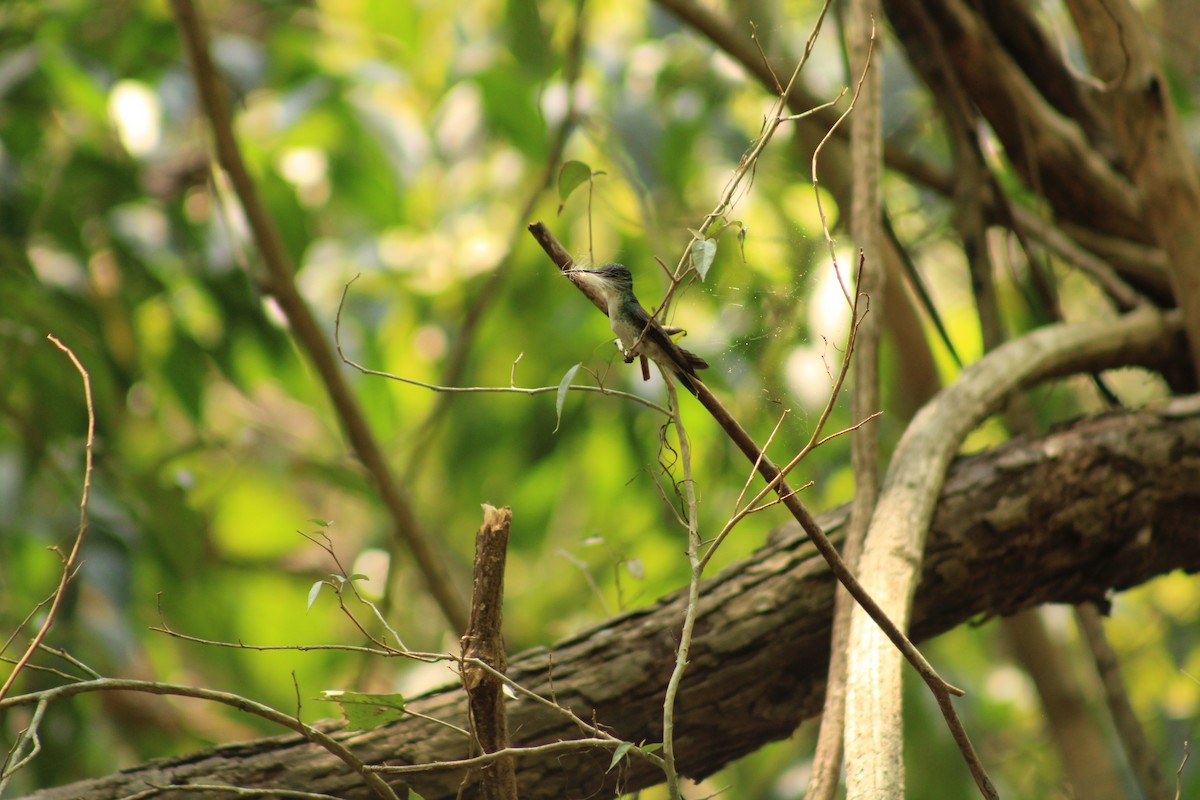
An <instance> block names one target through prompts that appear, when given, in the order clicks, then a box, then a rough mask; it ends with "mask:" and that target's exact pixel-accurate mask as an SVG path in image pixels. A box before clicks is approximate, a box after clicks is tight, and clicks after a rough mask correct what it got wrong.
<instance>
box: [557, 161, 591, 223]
mask: <svg viewBox="0 0 1200 800" xmlns="http://www.w3.org/2000/svg"><path fill="white" fill-rule="evenodd" d="M591 179H592V168H591V167H589V166H588V165H587V164H585V163H583V162H582V161H566V162H564V163H563V165H562V166H561V167H560V168H559V170H558V199H559V200H561V201H562V204H560V205H559V207H558V210H559V212H561V211H562V205H563V204H566V202H567V198H568V197H570V196H571V192H574V191H575V190H576V189H578V188H579V187H580V186H582V185H583V184H584V183H586V182H587V181H590V180H591Z"/></svg>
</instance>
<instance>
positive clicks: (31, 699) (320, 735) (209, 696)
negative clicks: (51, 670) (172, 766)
mask: <svg viewBox="0 0 1200 800" xmlns="http://www.w3.org/2000/svg"><path fill="white" fill-rule="evenodd" d="M90 692H142V693H144V694H157V695H170V696H174V697H192V698H195V699H198V700H207V701H209V702H213V703H221V704H222V705H227V706H229V707H231V708H235V709H237V710H238V711H244V712H246V713H247V714H253V715H254V716H257V717H262V718H263V719H265V720H268V721H269V722H273V723H275V724H276V725H279V726H281V727H284V728H287V729H289V730H292V731H295V732H296V733H298V734H300V735H301V736H303V737H304V738H305V739H307V740H309V741H310V742H312V743H313V744H316V745H318V746H320V747H322V748H324V749H325V750H326V751H328V752H329V753H330V754H332V755H334V756H336V757H337V758H338V760H340V761H341V762H342V763H344V764H345V765H346V766H348V767H350V768H351V769H352V770H354V771H355V772H357V773H358V774H359V775H361V776H362V778H363V780H364V781H365V782H366V784H367V786H369V787H370V788H371V790H372V791H374V792H375V793H376V794H377V795H379V796H380V797H382V798H386V800H399V798H397V797H396V793H395V792H394V791H393V790H392V787H391V786H389V785H388V784H387V782H386V781H384V780H383V779H382V778H380V777H379V776H378V775H377V774H375V773H374V772H372V771H371V770H369V769H368V768H367V765H366V764H364V763H363V762H362V761H361V760H359V758H358V757H357V756H355V755H354V753H352V752H350V750H349V749H347V748H346V746H345V745H343V744H342V743H341V742H339V741H338V740H336V739H334V738H333V737H331V736H329V735H328V734H327V733H324V732H323V731H320V730H318V729H316V728H314V727H312V726H311V725H305V724H304V723H303V722H301V721H300V720H298V719H296V718H295V717H293V716H291V715H290V714H284V713H283V712H281V711H277V710H275V709H274V708H271V707H270V706H266V705H263V704H262V703H258V702H255V701H254V700H251V699H249V698H246V697H242V696H241V695H236V694H232V693H230V692H219V691H216V690H213V689H200V688H197V687H195V686H180V685H178V684H170V683H157V682H154V681H136V680H120V679H116V678H101V679H99V680H93V681H83V682H81V683H71V684H67V685H65V686H58V687H55V688H53V689H46V690H44V691H40V692H33V693H31V694H23V695H16V696H13V697H10V698H8V699H6V700H0V711H3V710H6V709H9V708H15V707H17V706H23V705H33V704H36V705H37V706H38V708H39V709H41V708H43V707H45V706H46V705H48V704H49V703H52V702H55V701H58V700H66V699H67V698H70V697H75V696H77V695H81V694H87V693H90Z"/></svg>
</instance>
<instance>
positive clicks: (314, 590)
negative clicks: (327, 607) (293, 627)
mask: <svg viewBox="0 0 1200 800" xmlns="http://www.w3.org/2000/svg"><path fill="white" fill-rule="evenodd" d="M324 585H325V581H317V582H316V583H314V584H313V585H312V586H311V587H309V590H308V606H307V607H306V608H305V611H312V607H313V603H315V602H317V595H319V594H320V593H321V587H322V586H324Z"/></svg>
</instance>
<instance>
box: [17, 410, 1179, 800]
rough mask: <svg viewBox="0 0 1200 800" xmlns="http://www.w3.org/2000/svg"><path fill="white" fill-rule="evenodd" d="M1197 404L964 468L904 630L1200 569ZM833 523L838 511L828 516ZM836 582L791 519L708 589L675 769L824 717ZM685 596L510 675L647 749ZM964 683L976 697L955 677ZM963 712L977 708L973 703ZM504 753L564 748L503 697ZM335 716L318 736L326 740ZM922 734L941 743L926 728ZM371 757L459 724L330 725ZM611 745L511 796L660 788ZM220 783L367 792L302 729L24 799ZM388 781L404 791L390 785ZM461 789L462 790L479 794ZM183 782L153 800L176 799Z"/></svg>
mask: <svg viewBox="0 0 1200 800" xmlns="http://www.w3.org/2000/svg"><path fill="white" fill-rule="evenodd" d="M1198 518H1200V403H1197V401H1196V399H1195V398H1188V399H1186V400H1184V401H1176V402H1175V403H1174V404H1172V405H1171V406H1168V407H1165V408H1164V409H1159V410H1154V411H1142V412H1137V413H1123V414H1114V415H1110V416H1105V417H1100V418H1095V419H1089V420H1083V421H1080V422H1077V423H1075V424H1073V425H1071V426H1070V427H1068V428H1065V429H1062V430H1059V431H1057V432H1054V433H1052V434H1049V435H1047V436H1044V437H1042V438H1039V439H1036V440H1032V441H1030V440H1019V441H1014V442H1011V443H1009V444H1006V445H1004V446H1002V447H999V448H996V449H995V450H992V451H989V452H987V453H984V454H981V455H976V456H971V457H966V458H960V459H958V460H957V461H956V462H955V464H954V466H953V468H952V470H951V473H950V476H949V478H948V480H947V481H946V483H945V486H944V489H943V491H942V494H941V497H940V500H939V503H938V510H937V514H936V516H935V519H934V523H933V529H932V531H931V532H930V536H929V539H928V546H927V551H926V554H925V560H924V571H923V578H922V582H921V585H920V589H919V590H918V592H917V595H916V598H915V602H914V608H913V616H912V631H911V633H912V635H913V638H914V639H915V640H921V639H927V638H929V637H931V636H936V635H937V634H939V633H942V632H944V631H947V630H950V629H951V628H954V627H955V626H957V625H960V624H962V623H964V622H978V621H979V620H980V619H982V618H987V617H992V616H1000V615H1008V614H1013V613H1016V612H1018V611H1020V610H1022V609H1026V608H1030V607H1033V606H1036V605H1039V604H1042V603H1049V602H1062V603H1080V602H1085V601H1091V602H1096V603H1098V604H1100V605H1101V606H1102V607H1103V606H1104V604H1106V603H1107V598H1108V596H1109V594H1110V593H1111V592H1112V591H1119V590H1121V589H1125V588H1128V587H1130V586H1134V585H1137V584H1140V583H1142V582H1145V581H1146V580H1149V579H1150V578H1152V577H1154V576H1155V575H1159V574H1162V573H1165V572H1169V571H1172V570H1175V569H1184V570H1187V571H1189V572H1194V571H1198V570H1200V537H1198V536H1196V534H1195V530H1196V520H1197V519H1198ZM822 524H823V526H824V527H825V529H826V530H829V531H835V532H836V531H838V530H839V529H840V528H841V527H842V526H843V525H844V511H842V510H839V511H835V512H831V513H830V514H827V515H825V516H824V517H823V519H822ZM834 586H835V581H834V579H833V577H832V576H831V575H830V573H829V571H828V568H827V567H826V565H825V563H824V561H823V560H822V559H821V558H819V557H818V556H817V555H816V554H815V552H814V551H813V549H812V547H811V545H809V544H808V543H807V542H806V541H805V540H804V539H803V537H802V536H800V535H799V534H798V533H797V532H796V529H795V526H792V527H789V528H785V529H783V530H781V531H780V532H779V534H778V535H777V536H775V537H773V541H772V542H771V543H770V544H768V545H767V546H766V547H764V548H763V549H761V550H760V551H759V552H757V553H756V554H755V555H754V556H752V557H751V558H749V559H747V560H745V561H743V562H741V563H739V564H737V565H734V566H732V567H730V568H728V569H726V570H724V571H723V572H721V573H720V574H719V575H717V576H715V577H714V578H712V579H711V580H709V581H707V582H706V583H705V585H704V591H703V595H702V598H701V609H700V614H699V618H698V623H697V638H696V640H695V643H694V645H693V652H692V658H691V662H690V666H689V669H688V673H687V675H686V677H685V678H684V681H683V686H682V688H681V691H680V700H679V719H678V728H677V733H676V736H677V742H678V752H679V767H680V769H681V771H682V772H683V773H684V774H686V775H688V776H690V777H694V778H699V777H703V776H705V775H708V774H710V773H712V772H714V771H715V770H717V769H719V768H720V767H721V766H723V765H724V764H726V763H728V762H729V761H731V760H733V759H735V758H738V757H739V756H742V755H745V754H746V753H749V752H751V751H753V750H755V749H757V748H758V747H760V746H762V745H763V744H766V743H767V742H769V741H772V740H776V739H781V738H785V737H787V736H789V735H790V734H791V733H792V731H793V730H794V729H795V727H796V726H797V725H798V724H799V723H800V722H801V721H803V720H804V719H806V718H808V717H810V716H813V715H815V714H817V713H819V711H820V708H821V702H822V696H823V691H824V678H825V675H824V673H825V669H826V665H827V663H828V655H829V654H828V648H829V626H830V617H831V612H832V607H833V590H834ZM682 602H683V601H682V595H681V594H680V593H676V594H673V595H669V596H667V597H664V598H662V599H661V600H659V601H658V602H657V603H655V604H653V605H651V606H649V607H647V608H643V609H639V610H637V611H633V612H629V613H626V614H623V615H620V616H618V617H615V618H613V619H610V620H607V621H606V622H604V623H602V624H600V625H598V626H596V627H594V628H591V629H590V630H586V631H584V632H582V633H580V634H578V635H576V636H574V637H571V638H568V639H566V640H563V641H561V642H558V643H557V644H555V645H554V646H553V647H551V648H549V649H545V648H539V649H536V650H533V651H529V652H527V653H524V654H522V655H519V656H517V657H515V658H514V659H513V660H512V664H511V666H510V669H509V674H510V675H511V676H512V677H513V678H514V679H516V680H517V681H519V682H520V683H522V684H523V685H524V686H527V687H529V688H530V689H533V690H534V691H537V692H540V693H542V694H543V695H545V696H550V697H554V698H556V699H557V700H558V702H559V703H561V704H563V705H565V706H568V707H569V708H571V709H572V710H574V711H575V713H576V714H578V715H579V716H581V717H583V718H584V719H587V720H589V721H590V720H593V719H594V720H595V721H597V722H599V723H601V724H603V725H606V726H609V727H610V728H611V729H612V730H613V731H614V732H616V733H617V735H619V736H622V737H624V738H626V739H627V740H630V741H633V742H641V741H643V740H644V741H647V742H653V741H657V739H658V737H659V735H660V731H659V725H660V722H661V702H662V695H663V690H664V688H665V686H666V682H667V678H668V676H669V674H670V670H671V664H672V663H673V658H674V647H675V637H676V635H677V631H678V627H679V624H680V620H681V619H682V617H683V607H682ZM966 688H967V689H968V691H969V692H972V691H978V688H977V687H974V686H970V685H968V686H967V687H966ZM960 702H966V703H969V702H971V696H970V694H968V696H967V697H966V698H965V699H964V700H962V701H960ZM409 708H410V709H411V710H413V711H417V712H420V713H421V714H424V715H428V716H430V717H434V718H437V719H442V720H446V721H450V722H453V723H454V724H456V725H459V726H460V727H462V726H464V725H465V719H466V710H465V709H466V705H465V700H464V697H463V692H462V689H461V687H453V688H447V689H443V690H440V691H435V692H432V693H430V694H428V695H425V696H423V697H420V698H416V699H414V700H412V701H411V703H410V704H409ZM509 724H510V729H511V731H512V735H513V742H514V744H516V745H529V744H535V743H543V742H551V741H556V740H560V739H570V738H576V737H578V736H579V735H580V733H579V731H578V729H577V728H576V727H575V726H574V725H573V724H572V723H571V722H569V721H568V720H567V719H566V718H565V717H564V716H561V715H559V714H557V713H555V712H552V711H550V710H548V709H546V708H545V707H543V706H539V705H536V704H534V703H531V702H528V701H511V700H510V701H509ZM337 727H338V726H337V724H336V723H329V729H331V730H333V729H336V728H337ZM928 735H945V734H944V733H942V732H931V733H929V734H928ZM337 738H339V739H341V740H342V741H344V742H345V743H346V744H347V746H349V747H351V748H352V749H353V750H354V751H355V753H356V754H357V755H358V756H359V757H360V758H362V759H363V760H364V761H365V762H367V763H371V764H382V763H386V764H412V763H420V762H430V761H436V760H443V759H452V758H463V757H465V756H467V755H469V749H470V748H469V742H468V740H467V739H466V737H464V736H463V735H462V734H461V733H458V732H455V731H452V730H450V729H448V728H446V727H444V726H442V725H439V724H436V723H434V722H430V721H428V720H426V719H422V718H419V717H409V718H406V719H404V720H402V721H401V722H398V723H396V724H393V725H390V726H387V727H385V728H381V729H378V730H375V731H369V732H365V733H364V732H356V733H350V732H340V733H338V734H337ZM610 760H611V752H610V751H608V750H600V749H595V750H588V751H573V752H570V753H566V754H563V753H556V754H553V755H550V756H544V757H541V758H534V757H521V758H518V759H517V773H518V781H519V784H520V796H521V797H523V798H528V799H532V800H535V799H536V798H583V797H592V796H599V794H602V793H603V792H613V791H615V790H616V789H617V787H618V785H619V786H620V788H621V790H623V791H632V790H635V789H637V788H640V787H643V786H647V785H651V784H654V783H656V782H659V781H660V780H661V778H662V773H661V772H660V771H658V770H657V769H656V768H654V767H653V766H652V765H650V764H648V763H646V762H644V761H640V760H637V759H636V758H632V759H627V760H625V761H624V762H622V766H621V767H620V768H617V769H613V770H611V771H607V770H608V767H609V762H610ZM405 779H406V780H407V786H409V787H411V788H412V789H413V790H414V791H416V792H418V793H419V794H420V795H421V796H422V797H424V798H426V800H439V799H440V798H451V797H454V796H455V794H456V793H457V792H458V790H459V785H460V782H461V781H462V774H461V772H459V771H452V770H440V771H431V772H429V773H426V774H422V775H419V776H414V775H406V776H405ZM189 783H191V784H195V783H206V784H213V783H220V784H226V785H231V786H241V787H255V788H268V787H270V788H297V789H298V788H303V789H305V790H308V791H312V792H325V793H328V794H331V795H335V796H338V797H346V798H367V797H370V792H369V790H368V789H367V788H366V787H365V786H364V785H363V784H362V781H361V779H360V778H358V776H356V775H355V774H353V773H351V772H349V771H348V770H347V769H346V768H345V767H344V766H343V765H342V764H341V763H340V762H337V761H335V760H334V759H333V758H332V757H331V756H329V755H327V754H326V753H325V752H324V751H320V750H318V749H317V748H315V747H314V746H313V745H311V744H309V743H307V742H306V741H304V740H302V739H300V738H299V737H297V736H280V737H274V738H269V739H261V740H257V741H251V742H244V743H240V744H231V745H224V746H221V747H217V748H214V749H211V750H208V751H204V752H200V753H195V754H191V755H188V756H181V757H175V758H169V759H159V760H156V761H153V762H149V763H147V764H144V765H142V766H139V767H137V768H134V769H131V770H127V771H124V772H121V773H117V774H114V775H110V776H107V777H104V778H100V779H97V780H91V781H83V782H79V783H75V784H71V785H69V786H64V787H59V788H56V789H50V790H46V791H41V792H38V793H36V794H34V795H32V796H31V799H36V800H65V798H73V799H77V800H106V799H108V798H117V797H121V796H124V795H128V794H132V793H134V792H137V791H140V790H143V789H147V788H149V787H150V786H152V785H157V786H169V785H172V784H189ZM396 785H397V787H398V788H401V787H402V786H403V784H400V783H396ZM476 793H477V787H475V786H468V787H467V789H466V791H465V794H464V796H467V797H472V796H476ZM192 796H193V795H192V794H191V793H189V792H187V791H186V790H180V791H163V792H161V793H160V794H158V795H156V797H159V798H185V797H186V798H190V797H192Z"/></svg>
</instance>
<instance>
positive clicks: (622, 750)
mask: <svg viewBox="0 0 1200 800" xmlns="http://www.w3.org/2000/svg"><path fill="white" fill-rule="evenodd" d="M632 749H633V742H621V743H620V744H619V745H617V749H616V750H613V755H612V761H610V762H609V764H608V769H606V770H604V771H605V772H606V773H607V772H612V768H613V767H615V766H616V765H617V764H619V763H621V759H622V758H624V757H625V754H626V753H628V752H629V751H630V750H632Z"/></svg>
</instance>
